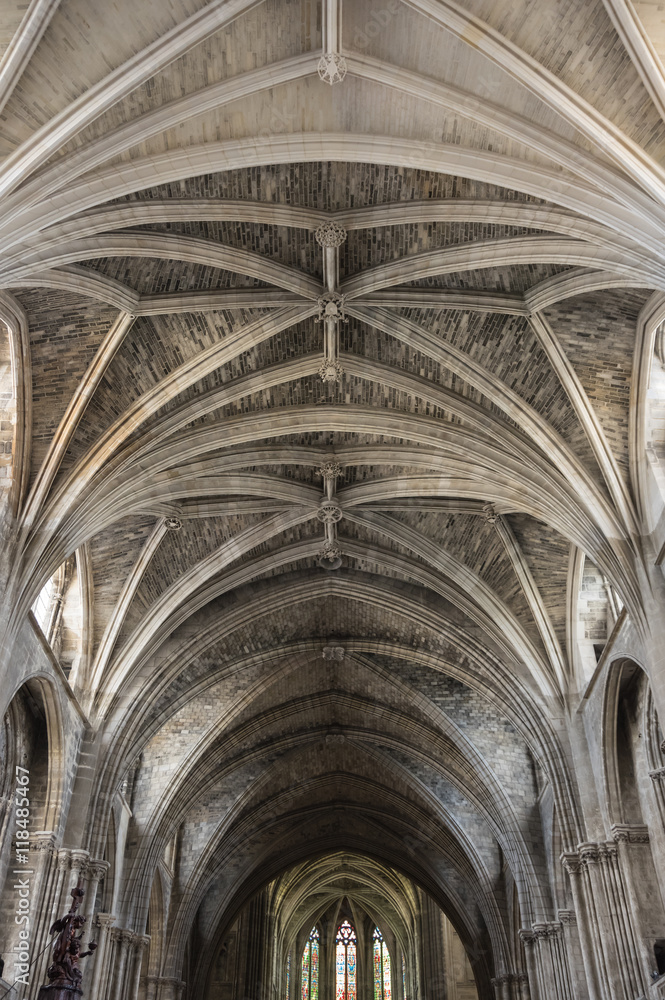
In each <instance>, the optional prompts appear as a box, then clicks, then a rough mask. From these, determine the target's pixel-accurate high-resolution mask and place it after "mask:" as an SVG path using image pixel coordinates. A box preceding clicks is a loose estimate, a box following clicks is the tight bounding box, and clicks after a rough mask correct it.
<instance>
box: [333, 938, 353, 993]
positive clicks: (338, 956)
mask: <svg viewBox="0 0 665 1000" xmlns="http://www.w3.org/2000/svg"><path fill="white" fill-rule="evenodd" d="M356 942H357V938H356V932H355V931H354V929H353V927H352V926H351V924H350V923H349V921H348V920H345V921H344V922H343V923H341V924H340V925H339V927H338V928H337V937H336V938H335V943H336V946H337V947H336V949H335V998H336V1000H356V998H357V988H356Z"/></svg>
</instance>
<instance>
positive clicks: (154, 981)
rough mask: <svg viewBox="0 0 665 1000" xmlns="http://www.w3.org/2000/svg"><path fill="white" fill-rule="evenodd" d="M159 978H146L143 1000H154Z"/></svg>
mask: <svg viewBox="0 0 665 1000" xmlns="http://www.w3.org/2000/svg"><path fill="white" fill-rule="evenodd" d="M158 983H159V976H146V980H145V1000H156V997H157V985H158Z"/></svg>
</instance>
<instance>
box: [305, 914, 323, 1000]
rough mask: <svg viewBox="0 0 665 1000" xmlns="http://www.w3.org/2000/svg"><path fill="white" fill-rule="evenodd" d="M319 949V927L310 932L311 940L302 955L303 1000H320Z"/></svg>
mask: <svg viewBox="0 0 665 1000" xmlns="http://www.w3.org/2000/svg"><path fill="white" fill-rule="evenodd" d="M319 948H320V935H319V931H318V928H317V927H312V929H311V931H310V932H309V940H308V942H307V944H306V945H305V950H304V951H303V953H302V969H301V997H302V1000H319Z"/></svg>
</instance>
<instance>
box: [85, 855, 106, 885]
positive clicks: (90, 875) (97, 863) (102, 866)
mask: <svg viewBox="0 0 665 1000" xmlns="http://www.w3.org/2000/svg"><path fill="white" fill-rule="evenodd" d="M110 867H111V865H110V862H108V861H101V860H97V859H96V858H95V859H90V861H88V864H87V865H86V868H85V871H84V872H83V875H84V877H85V878H86V879H87V880H88V881H89V882H100V881H101V880H102V879H103V878H104V876H105V875H106V873H107V871H108V870H109V868H110Z"/></svg>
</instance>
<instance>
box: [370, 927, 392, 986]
mask: <svg viewBox="0 0 665 1000" xmlns="http://www.w3.org/2000/svg"><path fill="white" fill-rule="evenodd" d="M374 1000H392V990H391V988H390V952H389V951H388V945H387V944H386V942H385V941H384V940H383V935H382V934H381V931H380V930H379V928H378V927H375V928H374Z"/></svg>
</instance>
